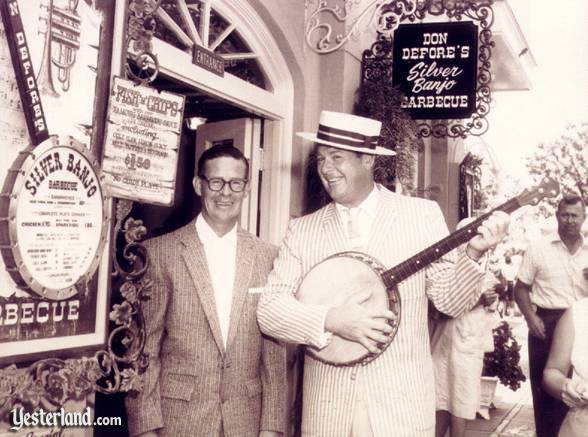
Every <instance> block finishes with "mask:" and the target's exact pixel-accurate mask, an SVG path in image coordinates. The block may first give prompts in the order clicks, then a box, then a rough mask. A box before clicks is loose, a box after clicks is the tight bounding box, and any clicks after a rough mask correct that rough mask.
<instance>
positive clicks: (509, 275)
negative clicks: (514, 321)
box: [500, 255, 518, 316]
mask: <svg viewBox="0 0 588 437" xmlns="http://www.w3.org/2000/svg"><path fill="white" fill-rule="evenodd" d="M517 271H518V266H517V265H515V264H514V263H513V261H512V258H511V257H510V255H505V256H504V264H503V265H502V268H501V270H500V272H501V273H502V277H503V278H504V280H505V281H506V284H505V288H506V290H505V308H506V310H505V312H506V315H507V316H510V315H512V314H514V283H515V279H516V277H517Z"/></svg>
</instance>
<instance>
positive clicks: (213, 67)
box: [192, 45, 225, 77]
mask: <svg viewBox="0 0 588 437" xmlns="http://www.w3.org/2000/svg"><path fill="white" fill-rule="evenodd" d="M192 59H193V61H194V64H196V65H198V66H199V67H202V68H204V69H205V70H208V71H210V72H211V73H214V74H216V75H217V76H220V77H223V76H224V75H225V60H224V59H223V58H222V57H221V56H219V55H217V54H216V53H214V52H211V51H210V50H206V49H205V48H204V47H201V46H199V45H196V46H194V56H193V57H192Z"/></svg>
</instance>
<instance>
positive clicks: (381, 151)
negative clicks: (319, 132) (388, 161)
mask: <svg viewBox="0 0 588 437" xmlns="http://www.w3.org/2000/svg"><path fill="white" fill-rule="evenodd" d="M296 135H298V136H299V137H301V138H304V139H305V140H308V141H313V142H315V143H318V144H324V145H326V146H331V147H335V148H337V149H343V150H349V151H350V152H359V153H365V154H367V155H382V156H394V155H396V152H395V151H394V150H390V149H386V148H385V147H380V146H376V148H375V149H367V148H365V147H353V146H348V145H346V144H339V143H334V142H332V141H325V140H321V139H320V138H317V136H316V134H315V133H313V132H296Z"/></svg>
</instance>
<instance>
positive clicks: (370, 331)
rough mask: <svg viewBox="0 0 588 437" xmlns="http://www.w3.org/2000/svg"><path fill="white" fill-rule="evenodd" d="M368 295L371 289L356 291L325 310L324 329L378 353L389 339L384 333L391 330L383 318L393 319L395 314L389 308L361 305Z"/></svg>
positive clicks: (388, 332)
mask: <svg viewBox="0 0 588 437" xmlns="http://www.w3.org/2000/svg"><path fill="white" fill-rule="evenodd" d="M370 296H371V291H365V292H361V293H357V294H355V295H354V296H352V297H351V298H350V299H349V300H348V301H347V302H345V303H344V304H342V305H339V306H337V307H333V308H331V309H330V310H329V311H328V312H327V317H326V319H325V329H326V330H327V331H329V332H332V333H333V334H337V335H338V336H340V337H343V338H345V339H347V340H350V341H355V342H357V343H360V344H361V345H363V346H364V347H365V348H366V349H367V350H369V351H370V352H372V353H378V352H379V351H380V347H381V346H382V345H384V344H386V343H388V342H389V341H390V337H389V336H388V335H386V334H390V333H391V332H392V327H391V326H390V325H388V324H387V323H386V322H385V321H384V319H389V320H394V319H395V318H396V315H395V314H394V313H393V312H392V311H390V310H384V309H378V310H372V309H369V308H364V307H363V306H361V304H362V303H363V302H365V301H367V300H368V299H369V298H370Z"/></svg>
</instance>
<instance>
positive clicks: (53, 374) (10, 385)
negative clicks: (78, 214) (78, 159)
mask: <svg viewBox="0 0 588 437" xmlns="http://www.w3.org/2000/svg"><path fill="white" fill-rule="evenodd" d="M131 205H132V204H131V202H129V201H119V203H118V205H117V213H116V217H117V223H116V225H115V229H116V231H117V233H116V234H115V235H117V234H118V233H119V232H120V233H122V235H123V236H124V241H125V247H124V249H123V250H122V254H123V260H124V262H119V260H118V259H116V256H115V257H114V262H113V269H114V271H113V276H115V277H118V278H119V279H120V280H121V281H122V283H121V285H120V287H119V289H118V290H119V296H118V298H119V300H120V303H119V304H114V305H113V307H112V309H111V311H110V320H111V322H112V323H113V325H114V328H113V329H112V330H111V332H110V335H109V337H108V342H107V345H106V346H107V349H105V350H99V351H97V352H95V353H94V355H93V356H88V357H86V356H84V357H81V358H69V359H59V358H46V359H42V360H39V361H36V362H34V363H33V364H31V365H30V366H28V367H23V368H18V367H17V366H16V365H11V366H9V367H7V368H5V369H2V370H0V418H4V419H7V418H8V414H9V412H10V410H12V409H13V408H17V407H22V408H25V410H27V411H34V410H35V409H36V408H39V407H42V408H43V409H45V410H46V411H56V410H57V409H59V408H60V407H61V406H62V405H63V404H64V403H65V402H66V401H67V400H70V399H77V400H80V399H84V398H85V397H86V396H88V395H90V394H92V393H93V392H95V391H99V392H101V393H116V392H129V391H139V390H140V389H141V385H142V380H141V378H140V374H141V373H142V372H143V371H144V370H145V369H146V368H147V365H148V358H147V356H146V355H145V354H144V352H143V349H144V346H145V327H144V325H145V320H144V318H143V314H142V312H141V301H144V300H147V299H149V293H150V291H151V286H152V282H151V281H150V280H149V279H147V278H144V277H143V276H144V274H145V271H146V269H147V267H148V263H149V258H148V253H147V250H146V249H145V247H144V246H143V245H142V244H141V242H140V241H141V239H142V238H143V237H144V236H145V234H146V229H145V226H143V223H142V222H141V221H140V220H133V219H132V218H126V216H127V215H128V213H129V212H130V206H131ZM125 218H126V220H125ZM122 223H124V225H122V227H121V224H122Z"/></svg>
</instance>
